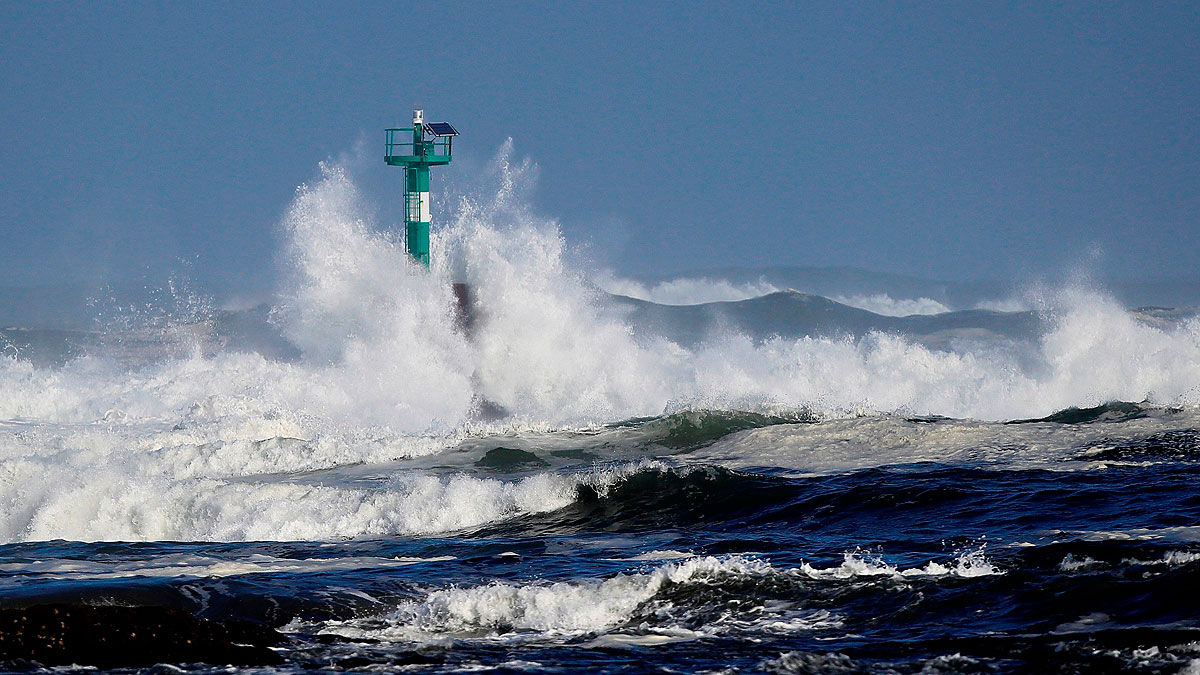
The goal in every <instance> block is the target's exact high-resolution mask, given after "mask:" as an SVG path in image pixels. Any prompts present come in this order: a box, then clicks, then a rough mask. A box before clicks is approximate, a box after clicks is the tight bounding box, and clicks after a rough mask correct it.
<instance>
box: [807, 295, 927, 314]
mask: <svg viewBox="0 0 1200 675" xmlns="http://www.w3.org/2000/svg"><path fill="white" fill-rule="evenodd" d="M829 299H830V300H833V301H834V302H840V303H842V304H843V305H849V306H851V307H857V308H859V309H865V310H867V311H868V312H875V313H876V314H882V315H883V316H911V315H913V314H945V313H946V312H949V311H950V308H949V307H947V306H946V305H943V304H942V303H940V302H938V301H937V300H934V299H932V298H893V297H891V296H890V295H888V294H886V293H875V294H873V295H861V294H859V295H834V296H831V297H830V298H829Z"/></svg>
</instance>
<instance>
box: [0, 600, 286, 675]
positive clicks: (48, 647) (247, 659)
mask: <svg viewBox="0 0 1200 675" xmlns="http://www.w3.org/2000/svg"><path fill="white" fill-rule="evenodd" d="M284 641H285V638H284V637H283V636H282V635H281V634H279V633H277V632H275V631H274V630H272V629H270V628H267V627H265V626H260V625H258V624H254V623H249V622H244V621H230V622H225V623H217V622H214V621H209V620H207V619H199V618H196V617H194V616H192V615H191V614H188V613H186V612H181V611H179V610H175V609H167V608H163V607H111V606H105V607H96V606H89V605H37V606H34V607H28V608H25V609H0V661H7V662H14V661H26V662H33V663H37V664H41V665H46V666H56V665H69V664H78V665H90V666H98V667H101V668H105V667H116V666H150V665H154V664H156V663H198V662H199V663H212V664H222V665H224V664H230V665H275V664H278V663H282V661H283V659H281V658H280V657H279V655H278V654H276V653H275V652H274V651H272V650H271V649H269V648H268V647H270V646H274V645H279V644H282V643H283V642H284Z"/></svg>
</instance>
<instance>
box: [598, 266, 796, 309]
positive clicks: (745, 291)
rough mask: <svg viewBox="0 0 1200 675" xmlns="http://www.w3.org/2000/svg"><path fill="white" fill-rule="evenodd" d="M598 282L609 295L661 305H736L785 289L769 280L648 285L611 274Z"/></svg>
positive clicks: (689, 280) (681, 281) (687, 280)
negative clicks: (737, 302) (735, 303)
mask: <svg viewBox="0 0 1200 675" xmlns="http://www.w3.org/2000/svg"><path fill="white" fill-rule="evenodd" d="M595 281H596V285H598V286H599V287H600V288H602V289H604V290H605V291H607V292H609V293H613V294H616V295H624V296H626V297H630V298H637V299H638V300H648V301H650V302H655V303H658V304H660V305H699V304H703V303H707V302H736V301H738V300H749V299H751V298H758V297H761V296H764V295H769V294H771V293H777V292H779V291H782V290H784V289H782V288H779V287H778V286H775V285H774V284H771V283H768V282H767V281H766V280H765V279H760V280H758V281H756V282H742V283H735V282H731V281H726V280H724V279H708V278H704V277H699V278H692V277H684V278H680V279H670V280H667V281H659V282H657V283H654V284H647V283H643V282H640V281H636V280H633V279H624V278H621V277H618V276H616V275H614V274H613V273H611V272H604V273H601V274H599V275H597V276H596V280H595Z"/></svg>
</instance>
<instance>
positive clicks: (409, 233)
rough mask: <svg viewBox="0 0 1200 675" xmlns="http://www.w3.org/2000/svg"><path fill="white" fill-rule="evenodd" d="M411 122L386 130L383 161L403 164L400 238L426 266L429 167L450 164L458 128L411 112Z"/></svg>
mask: <svg viewBox="0 0 1200 675" xmlns="http://www.w3.org/2000/svg"><path fill="white" fill-rule="evenodd" d="M412 123H413V125H412V127H410V128H404V129H386V130H385V140H384V155H383V161H384V162H385V163H387V164H388V165H390V166H402V167H404V240H405V242H406V248H407V249H408V254H409V255H411V256H412V257H413V259H414V260H416V261H417V262H419V263H421V264H422V265H424V266H425V267H429V167H431V166H442V165H445V164H449V163H450V153H451V150H452V147H453V145H454V137H455V136H457V135H458V131H456V130H455V129H454V127H453V126H451V125H450V124H449V123H447V122H429V123H426V122H425V111H423V110H420V109H417V110H414V111H413V122H412Z"/></svg>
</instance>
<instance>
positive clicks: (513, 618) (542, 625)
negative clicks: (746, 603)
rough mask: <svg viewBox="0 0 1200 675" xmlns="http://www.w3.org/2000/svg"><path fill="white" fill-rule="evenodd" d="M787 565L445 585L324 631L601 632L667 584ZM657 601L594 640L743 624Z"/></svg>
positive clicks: (830, 622) (778, 620) (745, 563)
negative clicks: (638, 622) (632, 631)
mask: <svg viewBox="0 0 1200 675" xmlns="http://www.w3.org/2000/svg"><path fill="white" fill-rule="evenodd" d="M781 573H784V572H780V571H779V570H777V569H776V568H774V567H772V566H771V565H770V564H769V563H767V562H765V561H762V560H758V559H753V558H746V557H741V556H730V557H713V556H703V557H693V558H688V559H686V560H680V561H678V562H671V563H667V564H664V565H662V566H660V567H657V568H655V569H653V570H650V571H648V572H638V573H630V574H620V575H617V576H615V577H612V578H609V579H604V580H583V581H574V582H559V583H553V584H537V583H533V584H524V585H516V584H509V583H502V582H496V583H492V584H488V585H486V586H475V587H468V588H448V589H440V590H436V591H433V592H432V593H430V594H429V595H428V596H427V597H425V598H424V599H422V600H418V601H412V602H407V603H404V604H402V605H401V606H399V607H398V608H397V609H396V610H395V611H394V612H392V613H391V614H390V615H388V616H387V617H386V618H385V619H384V620H383V621H382V622H380V621H378V620H368V621H362V620H351V621H344V622H343V621H333V622H330V623H328V624H327V625H326V626H325V627H324V628H323V629H322V632H326V633H333V634H337V635H343V636H347V637H355V638H362V637H370V638H372V639H383V640H393V641H416V642H424V641H429V640H431V639H436V638H438V637H440V636H445V635H451V636H459V637H471V636H473V637H487V636H496V635H521V634H525V635H528V634H531V633H532V634H537V635H538V636H542V637H546V636H549V637H561V636H564V635H567V636H569V635H579V634H586V633H597V632H603V631H609V630H611V629H614V628H617V627H619V626H622V625H624V624H626V623H628V622H630V621H631V620H633V618H634V616H635V615H636V614H637V613H639V612H644V611H647V610H646V607H647V603H651V602H652V601H653V600H654V598H655V596H656V595H657V594H658V593H659V592H660V591H661V590H663V589H664V588H665V587H667V586H669V585H689V584H717V583H720V580H721V579H722V578H724V577H762V576H767V575H772V574H781ZM654 608H655V609H654V612H653V613H654V615H655V616H656V618H657V620H656V622H655V623H654V625H642V626H641V627H640V630H639V632H638V634H637V635H624V634H616V636H615V637H613V638H612V639H611V640H607V639H606V640H601V641H600V642H597V643H593V645H592V646H611V645H610V643H614V642H618V643H622V644H645V643H660V642H669V641H676V640H679V639H690V638H694V637H696V636H699V635H704V634H713V633H718V632H723V631H726V630H730V629H735V628H737V627H738V625H739V624H738V621H737V620H736V619H734V618H731V617H729V616H722V617H721V619H720V621H718V622H715V623H714V624H712V625H706V626H704V627H703V628H702V629H700V630H699V631H696V630H691V629H685V628H684V627H683V626H681V625H678V623H677V622H678V620H680V619H681V618H683V617H684V616H687V615H689V614H691V613H694V612H703V611H704V608H700V607H694V608H688V607H678V606H676V605H675V604H674V603H673V602H670V601H663V602H662V603H660V604H659V605H655V606H654ZM745 614H746V616H747V617H752V618H749V619H748V621H749V623H752V624H753V625H754V626H755V628H756V629H758V630H765V631H770V632H778V633H784V632H795V631H803V630H817V629H821V628H829V627H835V626H838V625H840V620H839V619H838V618H837V617H836V616H834V615H832V614H830V613H829V612H826V611H802V610H796V609H795V608H793V607H792V606H791V605H790V604H788V603H783V604H780V603H775V604H771V603H768V604H767V605H762V606H759V607H757V608H755V610H754V611H748V612H745ZM672 617H675V618H674V619H673V618H672ZM658 620H661V621H658ZM717 624H720V625H717ZM747 625H749V624H747Z"/></svg>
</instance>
